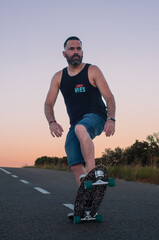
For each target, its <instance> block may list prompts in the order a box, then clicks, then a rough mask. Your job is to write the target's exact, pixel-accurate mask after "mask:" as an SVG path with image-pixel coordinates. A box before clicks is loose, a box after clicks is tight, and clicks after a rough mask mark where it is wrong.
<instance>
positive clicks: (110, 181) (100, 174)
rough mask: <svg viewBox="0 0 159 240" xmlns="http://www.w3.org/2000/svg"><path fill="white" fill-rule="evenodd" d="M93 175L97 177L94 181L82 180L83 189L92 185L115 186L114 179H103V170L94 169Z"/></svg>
mask: <svg viewBox="0 0 159 240" xmlns="http://www.w3.org/2000/svg"><path fill="white" fill-rule="evenodd" d="M95 177H96V179H97V181H96V182H94V183H93V182H92V181H85V182H84V188H85V189H91V188H92V187H93V186H98V185H108V186H109V187H114V186H115V181H114V179H108V181H103V180H102V178H103V177H104V172H103V171H102V170H96V171H95Z"/></svg>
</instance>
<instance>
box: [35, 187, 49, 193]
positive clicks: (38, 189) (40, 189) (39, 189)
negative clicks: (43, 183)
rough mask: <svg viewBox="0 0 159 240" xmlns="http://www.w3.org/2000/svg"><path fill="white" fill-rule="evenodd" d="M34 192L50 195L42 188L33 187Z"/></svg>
mask: <svg viewBox="0 0 159 240" xmlns="http://www.w3.org/2000/svg"><path fill="white" fill-rule="evenodd" d="M34 189H35V190H37V191H39V192H41V193H43V194H51V193H50V192H48V191H46V190H45V189H43V188H40V187H34Z"/></svg>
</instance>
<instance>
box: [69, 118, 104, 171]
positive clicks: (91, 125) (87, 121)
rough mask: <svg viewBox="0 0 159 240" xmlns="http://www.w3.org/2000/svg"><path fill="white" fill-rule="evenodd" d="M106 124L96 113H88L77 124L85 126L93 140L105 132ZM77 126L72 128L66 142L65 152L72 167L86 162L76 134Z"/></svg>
mask: <svg viewBox="0 0 159 240" xmlns="http://www.w3.org/2000/svg"><path fill="white" fill-rule="evenodd" d="M105 123H106V121H105V120H104V119H103V118H102V117H100V116H99V115H97V114H94V113H88V114H85V115H84V116H83V118H82V120H80V121H79V122H78V123H77V124H81V125H83V126H85V128H86V129H87V131H88V133H89V135H90V137H91V139H93V138H95V137H96V136H98V135H100V134H101V133H102V132H103V130H104V125H105ZM77 124H75V125H74V126H72V127H71V128H70V130H69V132H68V134H67V137H66V142H65V151H66V154H67V159H68V164H69V166H70V167H71V166H72V165H76V164H80V163H82V164H84V165H85V161H84V158H83V155H82V152H81V147H80V143H79V140H78V138H77V136H76V134H75V126H76V125H77Z"/></svg>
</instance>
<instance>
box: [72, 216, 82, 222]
mask: <svg viewBox="0 0 159 240" xmlns="http://www.w3.org/2000/svg"><path fill="white" fill-rule="evenodd" d="M73 222H74V224H79V223H80V222H81V218H80V216H74V218H73Z"/></svg>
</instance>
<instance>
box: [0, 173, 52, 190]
mask: <svg viewBox="0 0 159 240" xmlns="http://www.w3.org/2000/svg"><path fill="white" fill-rule="evenodd" d="M0 170H1V171H3V172H5V173H7V174H12V173H11V172H8V171H7V170H5V169H3V168H0ZM11 176H12V177H13V178H18V176H17V175H14V174H12V175H11ZM19 181H20V182H22V183H25V184H29V182H28V181H26V180H23V179H22V180H19ZM34 189H35V190H37V191H39V192H41V193H43V194H51V193H50V192H48V191H46V190H45V189H43V188H40V187H34Z"/></svg>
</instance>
